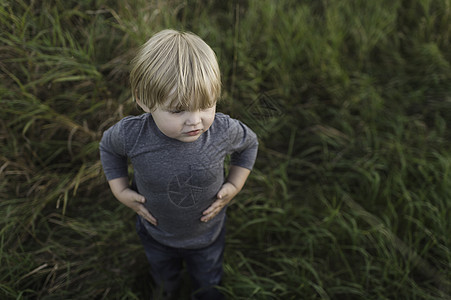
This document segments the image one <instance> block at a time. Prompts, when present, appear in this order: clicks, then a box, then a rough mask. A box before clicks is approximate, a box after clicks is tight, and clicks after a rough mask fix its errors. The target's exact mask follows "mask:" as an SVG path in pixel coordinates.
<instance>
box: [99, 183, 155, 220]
mask: <svg viewBox="0 0 451 300" xmlns="http://www.w3.org/2000/svg"><path fill="white" fill-rule="evenodd" d="M108 184H109V185H110V188H111V191H112V192H113V195H114V196H115V197H116V199H117V200H119V201H120V202H122V203H123V204H124V205H126V206H128V207H129V208H131V209H133V210H134V211H135V212H136V213H137V214H138V215H140V216H142V217H143V218H144V219H146V220H147V221H149V222H150V223H151V224H153V225H155V226H156V225H157V220H156V219H155V218H154V217H153V216H152V215H151V214H150V213H149V211H148V210H147V208H146V207H145V206H144V203H145V202H146V199H145V198H144V196H142V195H140V194H138V193H137V192H135V191H134V190H132V189H130V187H129V186H128V177H120V178H115V179H112V180H109V181H108Z"/></svg>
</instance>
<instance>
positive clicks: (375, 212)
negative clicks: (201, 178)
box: [0, 0, 451, 300]
mask: <svg viewBox="0 0 451 300" xmlns="http://www.w3.org/2000/svg"><path fill="white" fill-rule="evenodd" d="M163 28H175V29H183V30H189V31H193V32H195V33H196V34H198V35H199V36H201V37H202V38H203V39H204V40H205V41H206V42H207V43H208V44H209V45H211V47H212V48H213V49H214V50H215V51H216V53H217V56H218V59H219V63H220V67H221V71H222V75H223V90H224V92H223V97H222V98H223V100H222V102H221V104H220V105H219V110H220V111H222V112H224V113H227V114H230V115H231V116H232V117H235V118H239V119H241V120H243V121H244V122H246V123H248V124H249V125H250V126H251V127H252V128H253V129H254V130H255V131H256V132H257V134H258V135H259V140H260V150H259V156H258V160H257V162H256V166H255V169H254V171H253V172H252V174H251V176H250V178H249V180H248V182H247V184H246V187H245V189H244V190H243V191H242V192H241V194H239V196H238V197H237V198H236V200H235V202H234V204H233V205H232V206H231V207H230V208H229V211H228V217H229V218H228V234H227V249H226V253H225V266H224V267H225V278H224V286H223V291H224V293H225V294H226V295H227V296H228V298H229V299H431V300H432V299H451V296H450V295H451V238H450V237H451V222H450V220H451V205H450V204H451V130H450V120H451V84H450V83H451V1H450V0H410V1H405V0H403V1H401V0H379V1H366V0H348V1H340V0H303V1H289V0H280V1H276V0H258V1H257V0H247V1H238V0H234V1H207V0H203V1H201V0H197V1H194V0H193V1H191V0H190V1H181V0H169V1H159V0H157V1H148V0H123V1H109V0H91V1H90V0H82V1H63V0H54V1H50V0H42V1H23V0H17V1H12V0H11V1H9V0H2V1H0V147H1V148H0V299H147V298H148V297H149V295H150V293H151V288H152V287H151V284H150V281H151V279H150V276H149V275H148V274H147V270H148V267H147V262H146V260H145V255H144V252H143V250H142V248H141V245H140V243H139V241H138V237H137V235H136V233H135V231H134V216H133V212H132V211H131V210H129V209H128V208H126V207H125V206H122V205H120V203H119V202H118V201H116V200H115V199H114V198H113V196H112V194H111V192H110V191H109V189H108V185H107V183H106V180H105V178H104V175H103V173H102V170H101V165H100V162H99V153H98V144H99V140H100V137H101V135H102V132H103V131H104V130H105V129H106V128H108V127H109V126H111V125H112V124H114V123H115V122H117V121H118V120H120V119H121V118H122V117H124V116H126V115H130V114H135V115H136V114H140V113H141V112H140V111H139V110H138V109H137V107H136V106H135V105H134V104H133V103H132V101H131V100H130V91H129V83H128V72H129V61H130V59H131V58H132V57H133V54H134V51H136V49H137V47H138V46H139V45H141V44H142V43H143V42H144V41H145V40H147V38H148V37H149V36H151V35H152V34H153V33H155V32H157V31H159V30H161V29H163ZM185 290H186V291H185V292H187V291H188V287H185Z"/></svg>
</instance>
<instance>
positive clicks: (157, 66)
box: [100, 30, 258, 299]
mask: <svg viewBox="0 0 451 300" xmlns="http://www.w3.org/2000/svg"><path fill="white" fill-rule="evenodd" d="M130 81H131V88H132V94H133V97H134V99H135V101H136V103H137V104H138V105H139V106H140V107H141V108H142V109H143V110H144V111H145V112H146V114H143V115H140V116H136V117H126V118H124V119H122V120H121V121H120V122H118V123H117V124H115V125H114V126H112V127H111V128H110V129H108V130H107V131H105V133H104V135H103V137H102V140H101V142H100V154H101V161H102V165H103V169H104V172H105V174H106V177H107V180H108V183H109V185H110V188H111V190H112V192H113V194H114V196H115V197H116V198H117V199H118V200H119V201H120V202H122V203H123V204H125V205H126V206H128V207H130V208H131V209H133V210H134V211H135V212H136V213H137V214H138V219H137V225H136V228H137V232H138V234H139V236H140V238H141V241H142V243H143V245H144V248H145V252H146V256H147V259H148V261H149V263H150V266H151V275H152V277H153V279H154V281H155V283H156V284H157V285H158V287H159V289H160V290H161V291H163V294H164V295H165V296H167V297H171V296H172V297H174V298H175V297H177V296H176V292H177V291H178V289H179V287H180V272H181V270H182V266H183V262H185V264H186V266H187V270H188V273H189V275H190V277H191V279H192V283H193V287H194V291H195V292H194V294H193V299H221V298H222V297H221V294H220V293H219V292H218V290H217V289H215V286H217V285H219V284H220V282H221V278H222V259H223V252H224V240H225V219H226V214H225V211H226V207H227V205H228V203H229V202H230V201H231V200H232V199H233V198H234V197H235V196H236V195H237V194H238V192H239V191H240V190H241V189H242V187H243V185H244V183H245V182H246V179H247V177H248V175H249V173H250V170H251V169H252V167H253V164H254V161H255V158H256V155H257V148H258V142H257V137H256V135H255V134H254V132H252V131H251V130H250V129H249V128H248V127H247V126H246V125H244V124H242V123H241V122H239V121H237V120H234V119H232V118H230V117H229V116H227V115H224V114H221V113H216V102H217V101H218V99H219V97H220V93H221V77H220V72H219V67H218V63H217V60H216V56H215V54H214V52H213V50H212V49H211V48H210V47H209V46H208V45H207V44H206V43H205V42H204V41H203V40H202V39H200V38H199V37H198V36H196V35H194V34H192V33H186V32H179V31H174V30H163V31H161V32H159V33H157V34H156V35H154V36H153V37H152V38H151V39H150V40H149V41H147V42H146V43H145V44H144V45H143V46H142V48H141V49H140V51H139V52H138V54H137V56H136V57H135V59H134V60H133V61H132V71H131V74H130ZM228 154H230V155H231V160H230V161H231V166H230V168H229V173H228V176H227V178H224V159H225V157H226V155H228ZM128 159H130V161H131V163H132V165H133V169H134V178H133V184H132V186H129V178H128Z"/></svg>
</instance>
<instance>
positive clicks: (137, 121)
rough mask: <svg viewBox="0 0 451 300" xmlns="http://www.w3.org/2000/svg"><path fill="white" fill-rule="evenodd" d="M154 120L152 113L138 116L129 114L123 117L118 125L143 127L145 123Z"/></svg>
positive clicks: (128, 127) (130, 127)
mask: <svg viewBox="0 0 451 300" xmlns="http://www.w3.org/2000/svg"><path fill="white" fill-rule="evenodd" d="M151 120H152V115H151V114H142V115H138V116H127V117H124V118H122V119H121V120H120V121H119V122H117V123H116V125H117V126H120V127H122V128H123V129H132V128H136V127H138V128H139V127H141V126H142V125H143V124H145V123H147V122H149V121H151Z"/></svg>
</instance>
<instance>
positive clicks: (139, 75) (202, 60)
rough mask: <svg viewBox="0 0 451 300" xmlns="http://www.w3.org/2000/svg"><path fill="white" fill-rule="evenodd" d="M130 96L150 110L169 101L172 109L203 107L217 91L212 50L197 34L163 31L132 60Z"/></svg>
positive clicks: (218, 80) (214, 99) (217, 76)
mask: <svg viewBox="0 0 451 300" xmlns="http://www.w3.org/2000/svg"><path fill="white" fill-rule="evenodd" d="M130 82H131V87H132V95H133V97H134V98H135V99H139V100H140V102H141V103H143V104H144V105H145V106H147V107H148V108H149V109H150V110H153V109H154V108H156V106H159V105H163V103H165V102H166V101H167V100H169V101H170V106H171V107H172V108H177V109H183V110H191V111H192V110H199V109H206V108H209V107H212V106H214V105H215V103H216V102H217V101H218V99H219V98H220V94H221V75H220V72H219V66H218V63H217V60H216V55H215V53H214V52H213V50H212V49H211V48H210V47H209V46H208V45H207V44H206V43H205V42H204V41H203V40H202V39H201V38H199V37H198V36H196V35H194V34H192V33H182V32H178V31H175V30H163V31H161V32H159V33H157V34H156V35H154V36H153V37H152V38H151V39H150V40H149V41H147V43H145V44H144V45H143V46H142V48H141V49H140V51H139V53H138V55H137V56H136V58H135V59H134V60H133V61H132V71H131V73H130Z"/></svg>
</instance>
